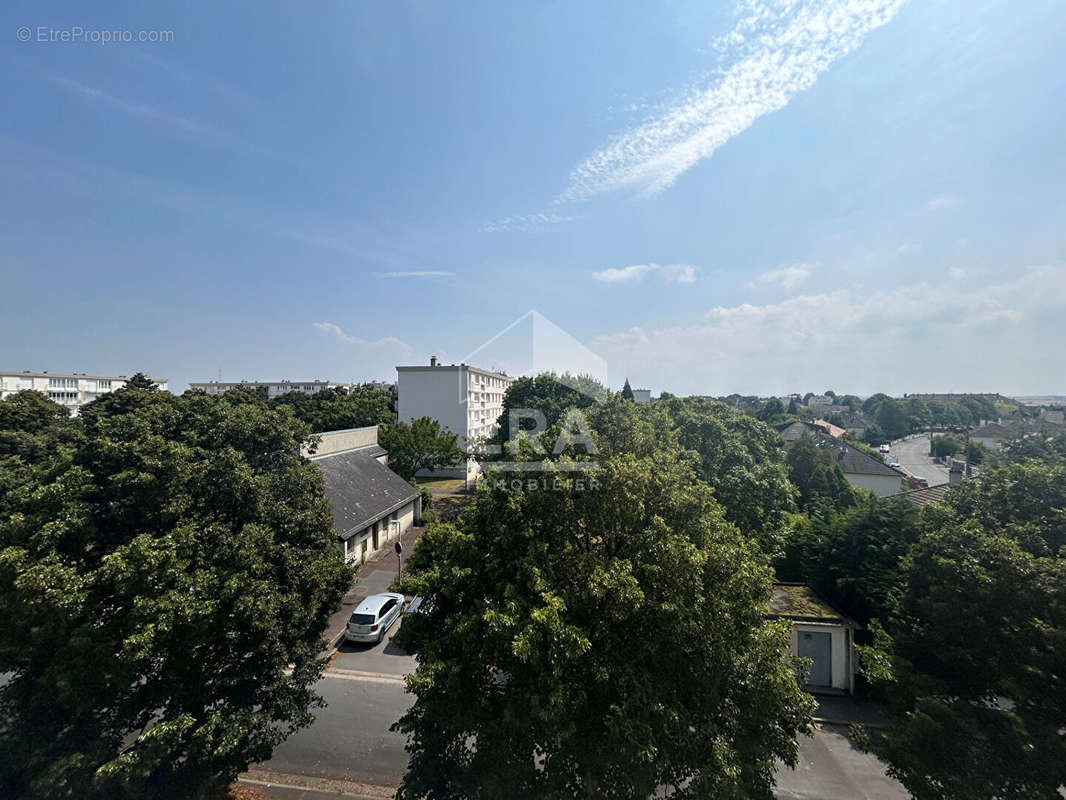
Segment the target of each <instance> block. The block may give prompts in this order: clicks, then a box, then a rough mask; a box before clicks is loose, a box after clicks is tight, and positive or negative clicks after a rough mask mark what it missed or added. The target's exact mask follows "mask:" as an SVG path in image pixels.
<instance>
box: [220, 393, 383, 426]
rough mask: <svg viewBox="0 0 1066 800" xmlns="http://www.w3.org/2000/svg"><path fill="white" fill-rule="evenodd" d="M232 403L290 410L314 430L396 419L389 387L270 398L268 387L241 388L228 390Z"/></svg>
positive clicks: (292, 394) (227, 397)
mask: <svg viewBox="0 0 1066 800" xmlns="http://www.w3.org/2000/svg"><path fill="white" fill-rule="evenodd" d="M225 397H226V399H227V400H229V401H230V402H231V403H240V404H252V405H260V406H262V407H264V408H270V409H275V410H281V409H291V410H292V413H293V416H295V417H296V419H298V420H300V421H301V422H303V423H304V424H305V425H307V426H308V427H309V428H310V429H311V431H312V432H314V433H326V432H327V431H341V430H347V429H348V428H364V427H368V426H370V425H385V424H388V423H390V422H393V421H395V420H396V412H395V403H394V399H393V396H392V393H391V392H390V391H389V390H388V389H376V388H374V387H372V386H369V385H368V386H355V387H353V388H351V389H346V388H343V387H339V386H335V387H331V388H329V389H322V390H320V391H318V392H315V393H313V394H308V393H306V392H287V393H286V394H280V395H277V396H276V397H269V396H268V394H267V390H266V387H257V388H252V387H238V388H236V389H230V390H229V391H228V392H226V394H225Z"/></svg>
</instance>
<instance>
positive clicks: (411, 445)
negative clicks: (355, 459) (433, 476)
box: [378, 417, 465, 481]
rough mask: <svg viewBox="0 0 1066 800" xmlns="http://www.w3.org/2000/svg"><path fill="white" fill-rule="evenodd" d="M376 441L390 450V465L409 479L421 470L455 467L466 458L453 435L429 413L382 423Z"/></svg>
mask: <svg viewBox="0 0 1066 800" xmlns="http://www.w3.org/2000/svg"><path fill="white" fill-rule="evenodd" d="M378 441H379V442H380V443H381V446H382V447H384V448H385V449H386V450H387V451H388V453H389V468H390V469H392V471H393V472H395V473H396V474H397V475H399V476H400V477H401V478H403V479H405V480H408V481H410V480H413V479H414V477H415V475H417V474H418V473H419V472H420V471H421V470H435V469H440V468H445V467H454V466H456V465H458V464H461V463H462V462H463V460H464V459H465V455H464V453H463V452H462V450H460V449H459V445H458V442H457V438H456V435H455V434H454V433H452V432H451V431H449V430H448V429H447V428H445V427H444V426H442V425H441V424H440V423H439V422H438V421H437V420H435V419H430V418H429V417H419V418H418V419H416V420H412V421H411V422H395V423H392V424H391V425H384V426H382V428H381V430H380V431H379V432H378Z"/></svg>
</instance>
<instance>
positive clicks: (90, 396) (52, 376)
mask: <svg viewBox="0 0 1066 800" xmlns="http://www.w3.org/2000/svg"><path fill="white" fill-rule="evenodd" d="M128 380H129V378H128V377H127V376H125V375H86V374H84V373H77V372H76V373H73V374H62V373H51V372H30V371H29V370H26V371H24V372H0V400H2V399H3V398H5V397H8V396H9V395H12V394H14V393H15V392H21V391H24V390H26V389H31V390H33V391H36V392H40V393H41V394H44V395H47V396H48V398H49V399H50V400H54V401H55V402H57V403H59V404H60V405H61V406H64V407H66V408H67V409H68V410H69V411H70V413H72V414H75V415H76V414H77V413H78V411H79V410H80V409H81V407H82V406H83V405H85V404H86V403H89V402H92V401H93V400H95V399H96V398H97V397H100V396H101V395H105V394H107V393H108V392H113V391H115V389H121V388H122V387H123V386H125V385H126V381H128ZM151 380H152V381H153V382H154V383H156V384H157V385H158V386H159V388H160V389H162V390H164V391H166V389H167V379H166V378H152V379H151Z"/></svg>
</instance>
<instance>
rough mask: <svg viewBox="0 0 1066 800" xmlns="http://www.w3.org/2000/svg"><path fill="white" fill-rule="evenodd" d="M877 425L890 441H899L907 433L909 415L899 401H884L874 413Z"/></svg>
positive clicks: (888, 399)
mask: <svg viewBox="0 0 1066 800" xmlns="http://www.w3.org/2000/svg"><path fill="white" fill-rule="evenodd" d="M874 417H875V418H876V419H877V424H878V426H879V427H880V428H881V430H882V432H883V433H884V435H885V437H887V438H888V439H899V438H901V437H902V436H903V435H904V434H906V433H907V431H908V427H907V415H906V414H905V413H904V411H903V407H902V405H901V404H900V402H899V401H898V400H894V399H892V398H891V397H889V398H887V399H886V400H882V401H881V402H880V403H879V404H878V406H877V411H875V412H874Z"/></svg>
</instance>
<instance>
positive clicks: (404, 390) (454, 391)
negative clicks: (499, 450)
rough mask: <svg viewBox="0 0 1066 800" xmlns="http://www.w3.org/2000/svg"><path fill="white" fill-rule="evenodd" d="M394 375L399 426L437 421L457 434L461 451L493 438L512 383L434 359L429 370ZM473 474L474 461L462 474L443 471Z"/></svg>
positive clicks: (404, 369) (401, 369)
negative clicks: (505, 393) (426, 418)
mask: <svg viewBox="0 0 1066 800" xmlns="http://www.w3.org/2000/svg"><path fill="white" fill-rule="evenodd" d="M396 375H397V381H396V388H397V401H396V402H397V406H396V408H397V417H398V419H399V421H400V422H410V421H411V420H415V419H418V418H420V417H430V418H431V419H435V420H437V421H438V422H440V424H441V425H443V426H444V427H446V428H447V429H448V430H450V431H451V432H452V433H454V434H456V435H458V437H459V446H460V447H462V448H464V449H465V448H468V447H470V446H472V445H474V444H476V443H477V442H478V441H479V440H482V439H486V438H488V437H490V436H492V435H493V434H495V433H496V430H497V425H496V421H497V420H498V419H499V417H500V414H501V413H503V395H504V392H506V391H507V387H508V386H510V385H511V384H512V383H513V382H514V380H515V379H514V378H511V377H509V376H507V375H504V374H502V373H500V372H492V371H490V370H486V369H481V368H480V367H473V366H471V365H469V364H451V365H447V364H439V363H437V357H436V356H434V357H432V358H431V359H430V360H429V365H428V366H418V367H415V366H410V367H396ZM471 470H473V472H471ZM476 472H477V464H476V463H474V462H471V464H468V465H467V468H466V469H464V468H463V467H459V468H457V469H455V470H441V473H442V474H455V475H456V476H457V477H465V476H467V475H468V474H476Z"/></svg>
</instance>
